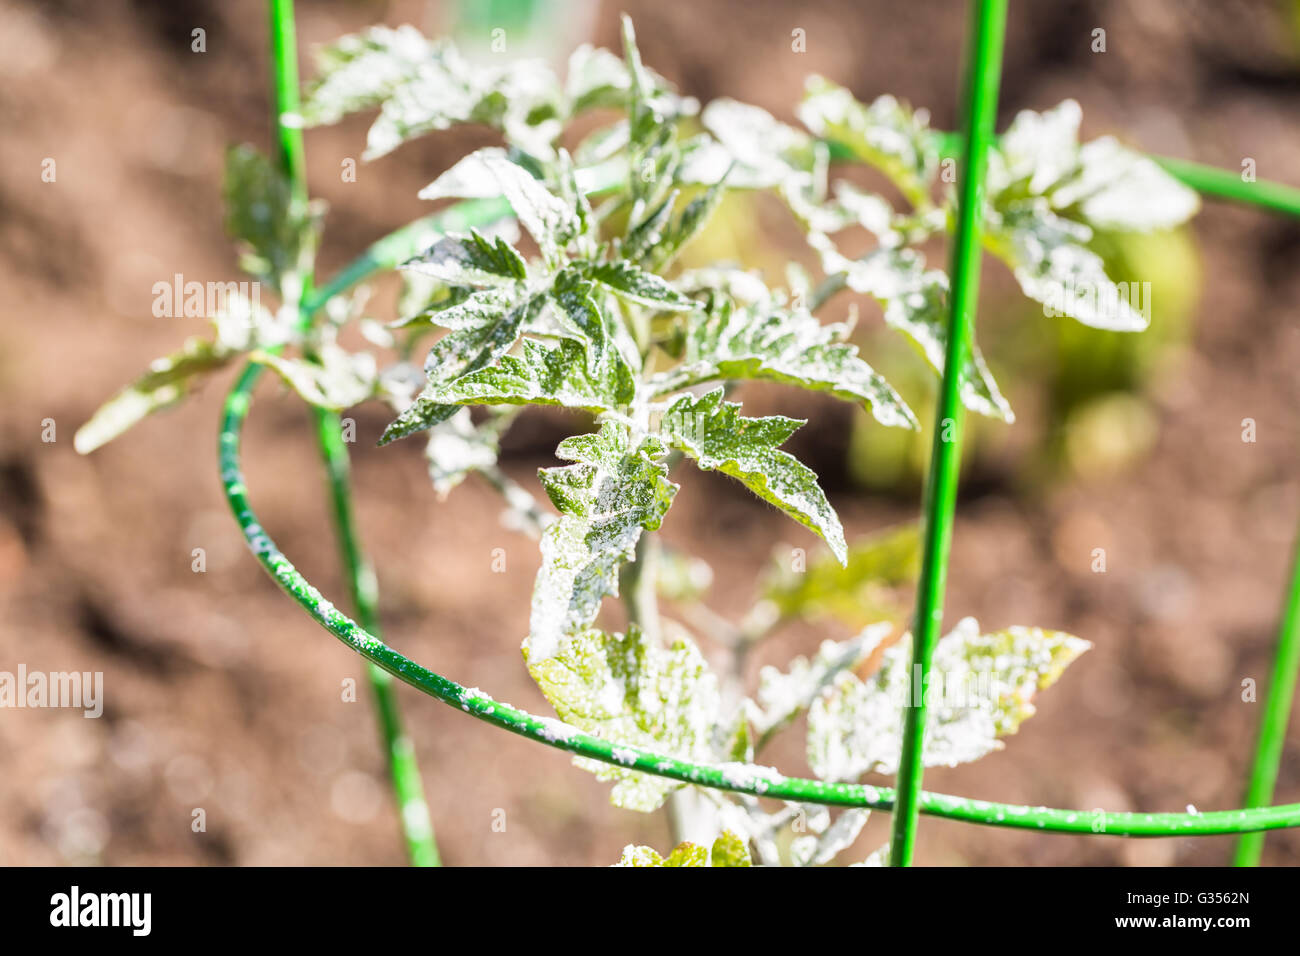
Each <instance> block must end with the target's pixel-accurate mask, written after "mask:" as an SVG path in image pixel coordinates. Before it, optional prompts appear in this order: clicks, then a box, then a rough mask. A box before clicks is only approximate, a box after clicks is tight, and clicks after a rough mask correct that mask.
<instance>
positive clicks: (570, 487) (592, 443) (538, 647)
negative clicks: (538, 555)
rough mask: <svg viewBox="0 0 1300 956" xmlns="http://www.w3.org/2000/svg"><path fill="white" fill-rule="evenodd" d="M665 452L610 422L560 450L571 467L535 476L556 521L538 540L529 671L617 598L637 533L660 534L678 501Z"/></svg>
mask: <svg viewBox="0 0 1300 956" xmlns="http://www.w3.org/2000/svg"><path fill="white" fill-rule="evenodd" d="M665 452H666V449H665V448H664V446H663V444H662V443H661V442H660V441H659V440H658V439H656V438H652V437H651V438H644V439H642V440H640V441H639V442H635V443H634V442H633V439H632V435H631V430H630V429H629V428H628V426H627V425H625V424H623V423H621V422H617V421H607V422H605V423H604V424H603V425H601V427H600V430H599V431H597V432H595V433H592V434H588V435H578V436H575V437H573V438H567V439H565V440H564V441H563V442H561V443H560V446H559V447H558V448H557V449H556V451H555V454H556V456H557V457H559V458H562V459H565V460H568V461H572V462H574V464H572V465H566V466H563V467H560V468H544V469H542V470H541V471H540V472H539V473H538V477H540V478H541V481H542V486H543V487H544V488H545V489H546V493H547V495H548V496H549V497H550V499H551V502H552V503H553V504H554V505H555V507H556V508H557V509H559V511H560V518H559V520H558V521H556V522H554V523H553V524H552V525H551V526H550V527H549V528H547V529H546V532H545V533H544V534H543V535H542V566H541V568H540V569H539V570H538V572H537V580H536V582H535V584H534V586H533V602H532V617H531V620H530V623H529V635H528V642H527V647H528V653H529V660H530V661H531V662H532V663H535V664H537V663H541V662H542V661H544V660H546V659H547V658H549V657H551V656H553V655H554V654H556V653H558V652H559V649H560V645H561V642H562V640H563V638H564V636H565V635H566V634H573V633H577V632H580V631H582V630H583V629H585V628H586V627H588V626H589V625H590V624H591V622H592V621H593V620H595V617H596V613H597V611H598V610H599V609H600V604H601V601H602V600H603V599H604V598H605V596H606V595H617V594H618V571H619V567H620V566H621V565H622V564H623V562H624V561H626V560H627V559H628V558H630V557H631V555H632V551H633V549H634V548H635V546H636V542H637V540H638V539H639V538H640V537H641V534H642V532H644V531H646V530H650V531H653V530H655V529H657V528H658V527H659V524H660V522H661V521H662V520H663V516H664V514H665V513H666V512H667V511H668V506H669V505H670V504H671V503H672V500H673V496H674V495H675V494H676V493H677V485H675V484H673V483H672V482H671V481H669V480H668V478H667V474H668V469H667V467H666V466H665V465H664V464H663V462H662V460H661V459H662V458H663V456H664V454H665Z"/></svg>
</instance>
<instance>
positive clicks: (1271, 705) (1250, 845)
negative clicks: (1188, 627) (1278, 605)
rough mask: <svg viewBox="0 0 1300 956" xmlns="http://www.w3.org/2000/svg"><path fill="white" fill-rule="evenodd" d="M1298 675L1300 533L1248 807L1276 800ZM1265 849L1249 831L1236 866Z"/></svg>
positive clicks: (1239, 847) (1255, 862)
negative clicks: (1279, 771)
mask: <svg viewBox="0 0 1300 956" xmlns="http://www.w3.org/2000/svg"><path fill="white" fill-rule="evenodd" d="M1297 675H1300V534H1297V536H1296V554H1295V558H1294V559H1293V565H1292V568H1291V589H1290V591H1289V592H1288V594H1287V599H1286V607H1285V609H1284V610H1283V612H1282V623H1281V626H1280V628H1279V629H1278V637H1277V656H1276V657H1275V658H1274V660H1273V677H1272V680H1270V681H1269V685H1268V697H1267V698H1266V699H1265V702H1264V716H1263V719H1262V720H1261V722H1260V728H1259V744H1258V748H1257V749H1256V751H1255V763H1254V766H1253V767H1252V769H1251V774H1250V785H1249V787H1248V788H1247V789H1246V801H1245V805H1246V806H1247V807H1266V806H1268V804H1269V803H1270V802H1272V800H1273V787H1274V785H1275V784H1276V783H1277V770H1278V765H1279V764H1281V762H1282V749H1283V746H1284V744H1285V743H1286V730H1287V724H1288V723H1289V722H1290V717H1291V697H1292V694H1293V693H1294V691H1295V685H1296V677H1297ZM1263 852H1264V835H1263V834H1262V833H1248V834H1246V835H1244V836H1242V838H1241V839H1240V841H1239V842H1238V843H1237V855H1236V858H1235V859H1234V861H1233V863H1234V864H1235V865H1236V866H1258V865H1259V858H1260V856H1261V855H1262V854H1263Z"/></svg>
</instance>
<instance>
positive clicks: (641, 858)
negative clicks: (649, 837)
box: [614, 830, 754, 866]
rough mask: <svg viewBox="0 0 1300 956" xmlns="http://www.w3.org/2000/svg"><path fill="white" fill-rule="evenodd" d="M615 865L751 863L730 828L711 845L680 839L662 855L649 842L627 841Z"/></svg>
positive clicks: (741, 864) (750, 864) (743, 844)
mask: <svg viewBox="0 0 1300 956" xmlns="http://www.w3.org/2000/svg"><path fill="white" fill-rule="evenodd" d="M614 865H615V866H753V865H754V864H753V862H752V861H751V860H750V858H749V847H747V846H746V845H745V841H744V840H742V839H741V838H740V837H738V836H736V834H734V833H732V832H731V831H730V830H723V831H722V834H721V835H720V836H719V837H718V838H717V839H716V840H714V841H713V847H712V848H711V849H705V848H704V847H702V846H698V845H696V844H694V843H679V844H677V846H676V848H674V850H673V852H672V853H670V854H668V856H667V857H666V858H665V857H662V856H660V855H659V854H658V853H656V852H655V851H654V850H653V849H652V848H651V847H648V846H633V845H632V844H628V845H627V846H625V847H624V848H623V855H622V857H621V858H620V859H619V861H618V862H617V863H615V864H614Z"/></svg>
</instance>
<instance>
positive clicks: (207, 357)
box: [73, 295, 292, 455]
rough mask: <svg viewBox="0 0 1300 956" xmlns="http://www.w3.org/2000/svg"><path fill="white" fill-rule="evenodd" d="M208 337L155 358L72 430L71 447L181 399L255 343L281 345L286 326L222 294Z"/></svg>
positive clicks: (85, 448) (91, 445) (98, 440)
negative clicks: (201, 378)
mask: <svg viewBox="0 0 1300 956" xmlns="http://www.w3.org/2000/svg"><path fill="white" fill-rule="evenodd" d="M212 325H213V328H214V330H215V334H214V336H213V338H212V339H211V340H205V339H201V338H199V337H197V336H194V337H192V338H189V339H187V340H186V341H185V344H184V345H183V346H182V347H181V349H180V351H178V352H174V353H172V354H171V355H168V356H165V357H163V358H160V359H157V360H155V361H154V362H153V363H152V364H151V365H150V366H149V371H147V372H146V373H145V374H144V375H142V376H140V377H139V378H138V379H136V380H135V381H134V382H132V383H131V384H130V385H128V386H127V387H126V388H124V389H122V390H121V391H120V392H118V393H117V394H116V395H115V396H113V397H112V398H111V399H109V400H108V401H107V402H105V403H104V404H103V405H102V406H100V408H99V409H98V410H96V412H95V414H94V415H92V416H91V418H90V420H89V421H88V422H86V423H85V424H84V425H82V426H81V428H79V429H78V430H77V434H76V437H75V438H74V439H73V447H75V448H76V450H77V452H78V453H80V454H83V455H85V454H88V453H90V452H92V451H94V450H95V449H96V448H98V447H100V446H101V445H104V444H107V443H108V442H110V441H112V440H113V439H114V438H117V437H118V436H119V435H121V434H122V433H123V432H125V431H126V430H127V429H128V428H130V427H131V426H132V425H135V424H136V423H137V422H139V421H141V420H142V419H144V418H146V417H147V416H149V415H151V414H153V413H154V412H156V411H159V410H160V409H163V408H166V407H168V406H169V405H172V404H174V403H176V402H178V401H180V400H181V399H182V398H184V397H185V396H186V395H187V394H188V393H189V392H190V390H191V389H193V388H194V386H195V385H196V384H197V383H198V380H199V378H200V377H201V376H203V375H204V374H206V373H207V372H212V371H215V370H216V369H219V368H222V367H224V366H225V365H226V364H227V363H229V362H230V361H231V360H232V359H234V358H235V357H236V356H238V355H241V354H243V353H245V352H248V351H249V350H251V349H255V348H259V347H270V346H274V345H283V344H284V343H286V342H287V341H289V339H290V337H291V335H292V328H291V326H290V325H289V324H288V323H287V322H285V321H282V320H281V318H280V317H279V316H274V315H271V314H270V313H269V312H267V311H266V310H265V309H263V308H261V307H260V306H258V305H256V304H254V303H253V302H251V301H249V300H248V299H247V298H244V297H243V296H238V295H235V296H231V297H229V298H227V300H226V301H225V303H224V304H223V306H222V308H221V309H220V310H219V311H218V312H217V313H216V315H214V316H212Z"/></svg>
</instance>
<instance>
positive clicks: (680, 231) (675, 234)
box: [647, 172, 727, 270]
mask: <svg viewBox="0 0 1300 956" xmlns="http://www.w3.org/2000/svg"><path fill="white" fill-rule="evenodd" d="M726 180H727V174H726V173H725V172H724V173H723V174H722V176H721V177H720V178H719V179H718V180H717V181H716V182H715V183H713V185H711V186H709V187H708V188H706V189H705V190H704V192H702V193H700V194H699V195H698V196H696V197H695V198H693V199H692V200H691V201H690V202H688V203H687V204H686V208H685V209H683V210H682V214H681V215H680V216H678V217H677V221H676V222H674V223H673V224H672V225H671V226H670V227H668V229H667V231H666V232H665V233H664V238H663V240H662V241H661V242H660V243H659V244H658V245H656V246H654V247H653V248H652V249H650V250H649V253H648V255H647V259H648V261H649V263H650V265H651V266H652V267H653V268H655V269H658V270H663V269H664V268H666V267H667V266H668V264H669V263H670V262H672V261H673V260H674V259H675V258H677V255H678V254H679V253H680V252H681V251H682V249H684V248H685V247H686V245H687V244H688V243H689V242H690V241H691V240H692V239H694V238H695V237H696V236H697V235H699V234H700V232H701V231H703V229H704V227H705V226H706V225H708V222H709V219H711V218H712V216H713V213H714V212H715V211H717V208H718V206H719V205H721V203H722V198H723V196H724V195H726V188H725V186H724V183H725V182H726Z"/></svg>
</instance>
